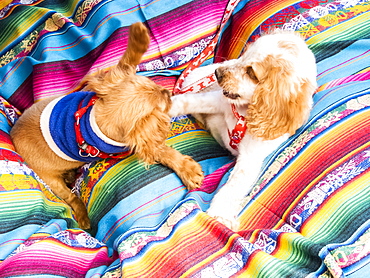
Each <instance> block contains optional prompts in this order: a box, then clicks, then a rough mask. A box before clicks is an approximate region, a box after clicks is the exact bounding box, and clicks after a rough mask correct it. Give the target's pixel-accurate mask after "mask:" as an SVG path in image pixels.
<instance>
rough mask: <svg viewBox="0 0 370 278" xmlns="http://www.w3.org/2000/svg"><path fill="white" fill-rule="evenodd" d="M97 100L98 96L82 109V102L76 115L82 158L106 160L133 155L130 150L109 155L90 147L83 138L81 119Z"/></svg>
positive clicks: (77, 138)
mask: <svg viewBox="0 0 370 278" xmlns="http://www.w3.org/2000/svg"><path fill="white" fill-rule="evenodd" d="M97 99H98V97H97V96H93V97H92V98H91V99H90V101H89V103H88V104H87V105H86V106H84V107H81V106H82V102H81V103H80V105H79V107H78V110H77V111H76V113H75V114H74V116H75V120H76V121H75V126H74V127H75V132H76V140H77V144H78V147H79V148H80V156H90V157H99V158H102V159H105V158H120V157H123V156H125V155H127V154H129V153H131V151H130V150H129V151H127V152H123V153H119V154H108V153H105V152H102V151H100V150H99V149H97V148H96V147H94V146H92V145H89V144H88V143H87V142H86V141H85V139H84V138H83V136H82V132H81V129H80V119H81V117H82V116H83V115H84V114H85V113H86V112H87V110H88V109H89V108H90V107H91V106H93V105H94V104H95V102H96V100H97Z"/></svg>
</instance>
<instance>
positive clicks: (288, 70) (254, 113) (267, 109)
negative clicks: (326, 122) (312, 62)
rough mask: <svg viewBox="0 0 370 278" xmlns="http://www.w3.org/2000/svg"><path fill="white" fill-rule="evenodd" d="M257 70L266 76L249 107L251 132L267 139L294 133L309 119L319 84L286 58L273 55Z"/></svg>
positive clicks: (259, 65)
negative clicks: (298, 75)
mask: <svg viewBox="0 0 370 278" xmlns="http://www.w3.org/2000/svg"><path fill="white" fill-rule="evenodd" d="M256 67H257V68H258V71H259V72H261V73H262V77H260V78H259V84H258V85H257V88H256V90H255V92H254V93H253V96H252V99H251V103H250V104H249V105H248V108H247V116H246V121H247V128H248V131H249V132H250V133H251V134H252V135H253V136H255V137H259V138H262V139H264V140H272V139H276V138H278V137H280V136H282V135H283V134H286V133H289V134H290V135H292V134H294V133H295V131H296V130H297V129H298V128H299V127H300V126H301V125H302V124H303V123H304V122H305V121H306V120H307V118H308V116H309V112H310V108H311V102H312V94H313V92H314V90H315V85H314V84H312V83H311V82H310V81H309V80H308V79H305V78H300V77H297V76H296V73H295V72H294V67H293V65H292V64H291V62H290V61H288V60H286V59H283V58H282V57H275V56H274V55H269V56H267V57H266V58H265V60H264V61H263V62H260V63H257V64H256Z"/></svg>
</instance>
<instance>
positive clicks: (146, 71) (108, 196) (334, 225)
mask: <svg viewBox="0 0 370 278" xmlns="http://www.w3.org/2000/svg"><path fill="white" fill-rule="evenodd" d="M227 4H228V0H177V1H173V0H135V1H134V0H127V1H118V0H67V1H52V0H44V1H42V0H39V1H36V0H27V1H20V0H6V1H1V2H0V30H1V31H0V174H1V175H0V277H47V278H49V277H50V278H51V277H71V278H78V277H104V278H108V277H267V278H275V277H277V278H278V277H297V278H298V277H321V278H324V277H325V278H329V277H335V278H339V277H350V278H361V277H364V278H365V277H369V274H368V273H369V272H370V171H369V166H370V143H369V142H370V140H369V139H370V78H369V76H370V66H369V65H370V29H369V26H370V2H368V1H365V0H352V1H350V0H348V1H332V0H321V1H314V0H306V1H292V0H269V1H266V0H241V1H238V5H237V6H236V7H235V8H234V10H233V14H232V17H231V19H230V20H229V21H228V23H227V24H226V26H225V27H224V28H223V29H222V30H220V31H221V36H220V38H219V40H218V43H217V46H216V49H215V50H214V52H213V53H212V55H210V56H209V58H208V59H207V61H206V62H205V63H204V64H209V63H212V62H220V61H223V60H225V59H231V58H237V57H238V56H240V55H241V53H242V52H243V49H244V48H245V46H246V44H247V43H248V42H252V41H254V40H255V39H256V38H258V37H259V36H260V35H261V34H262V33H263V32H265V31H267V30H268V29H270V28H280V29H288V30H294V31H296V32H298V33H300V34H301V35H302V36H304V37H305V39H306V42H307V44H308V45H309V47H310V48H311V49H312V51H313V52H314V54H315V56H316V60H317V67H318V76H317V80H318V84H319V88H318V90H317V92H316V94H315V95H314V107H313V110H312V113H311V116H310V119H309V121H308V122H307V124H306V125H304V126H303V127H302V128H301V129H299V130H298V131H297V133H296V134H295V135H294V136H292V137H291V138H289V139H288V140H287V141H286V142H285V143H284V144H283V145H282V146H281V147H280V148H279V149H278V150H277V151H276V152H274V153H272V154H271V155H270V156H269V157H268V158H267V159H266V161H265V163H264V166H263V169H262V172H261V175H260V177H259V179H258V181H257V182H256V184H255V186H254V189H253V190H252V192H251V193H250V194H249V195H248V196H246V198H245V201H246V202H245V206H244V209H243V210H242V212H241V213H240V215H239V220H240V222H241V227H240V231H238V232H237V233H236V232H233V231H231V230H229V229H227V228H226V227H225V226H223V225H222V224H220V223H218V222H217V221H215V220H214V219H212V218H210V217H209V216H208V215H207V214H206V213H204V211H205V210H206V209H207V208H208V206H209V203H210V201H211V200H212V197H213V196H214V194H215V192H216V191H217V189H218V188H219V187H221V186H222V185H223V184H225V182H226V180H227V178H228V176H229V173H230V171H231V170H232V168H233V165H234V158H233V157H232V156H230V155H229V153H227V152H226V151H225V150H223V149H222V148H221V147H220V146H219V145H218V144H217V143H216V141H215V140H214V139H213V138H212V137H211V135H210V134H209V133H208V132H207V131H206V130H205V129H204V127H203V126H202V125H201V124H200V123H199V122H197V120H196V119H195V118H193V117H192V116H191V115H184V116H180V117H177V118H173V119H172V123H171V129H170V130H169V133H168V139H167V144H169V145H171V146H172V147H174V148H176V149H178V150H179V151H181V152H182V153H184V154H187V155H191V156H192V157H194V159H195V160H197V161H198V162H199V163H200V164H201V166H202V168H203V171H204V173H205V181H204V184H203V185H202V187H201V188H200V189H199V190H194V191H191V192H188V191H187V190H186V189H185V187H184V186H183V185H182V184H181V181H180V179H179V178H178V177H177V176H176V175H175V174H174V173H173V172H172V171H171V170H170V169H168V168H166V167H164V166H162V165H153V166H151V167H150V168H149V169H146V168H145V167H144V165H143V164H142V163H140V162H138V161H137V159H136V157H135V155H130V156H127V157H125V158H123V159H120V160H116V159H107V160H103V161H100V162H96V163H92V164H88V165H85V166H83V167H82V168H81V169H80V171H79V174H78V178H77V180H76V183H75V184H74V185H73V187H72V189H71V190H73V191H74V192H75V193H76V194H78V195H79V196H80V197H81V198H82V200H83V201H84V202H85V204H86V206H87V208H88V211H89V216H90V218H91V221H92V229H91V230H90V231H87V232H86V231H83V230H81V229H79V228H78V225H77V222H76V220H75V218H74V215H73V212H72V211H71V209H70V208H69V207H68V206H67V205H66V204H65V203H63V202H62V201H61V200H60V199H59V198H58V197H56V196H55V195H54V194H53V193H52V192H51V190H50V189H49V187H48V186H47V184H45V183H44V182H43V181H42V180H40V178H39V177H38V176H37V175H36V174H35V173H34V172H33V171H32V170H31V169H30V168H29V167H28V166H27V165H26V164H25V163H24V161H23V160H22V158H21V157H20V156H19V155H18V154H17V153H16V152H15V150H14V147H13V145H12V142H11V140H10V138H9V131H10V129H11V127H12V125H13V124H14V122H15V121H16V120H17V118H18V117H19V116H20V115H21V114H22V112H23V111H24V109H26V108H27V107H29V106H30V105H31V104H32V103H33V102H34V101H38V100H41V99H43V98H46V97H48V96H56V95H62V94H67V93H71V92H73V91H74V90H75V89H76V86H77V85H78V82H79V80H80V79H81V78H82V77H83V76H84V75H86V74H88V73H92V72H94V71H96V70H97V69H98V68H109V67H110V66H112V65H114V64H115V63H116V62H117V61H118V60H119V58H120V55H121V54H122V53H123V51H124V49H125V47H126V45H127V34H128V26H129V25H130V24H132V23H134V22H137V21H142V22H145V24H146V25H147V26H148V28H149V30H150V36H151V45H150V48H149V50H148V52H147V53H146V54H145V56H144V59H143V61H142V63H141V64H140V65H139V66H138V74H142V75H146V76H148V77H150V78H151V79H153V80H154V81H155V82H157V83H159V84H161V85H163V86H165V87H166V88H168V89H170V90H172V89H173V87H174V85H175V82H176V80H177V79H178V77H179V75H180V74H181V72H182V71H183V70H184V69H185V68H186V67H188V65H189V63H191V61H192V60H193V59H194V58H195V57H196V56H197V55H199V53H201V51H202V50H203V49H204V48H205V47H206V46H207V44H208V43H209V42H210V41H211V40H212V38H213V37H214V36H215V35H216V33H217V32H218V31H219V30H218V28H219V25H220V22H221V19H222V17H223V15H224V12H225V7H226V6H227ZM35 155H37V154H35Z"/></svg>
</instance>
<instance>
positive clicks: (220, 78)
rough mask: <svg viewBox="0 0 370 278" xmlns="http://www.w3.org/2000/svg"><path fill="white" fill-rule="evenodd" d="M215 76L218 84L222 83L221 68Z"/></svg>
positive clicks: (216, 71)
mask: <svg viewBox="0 0 370 278" xmlns="http://www.w3.org/2000/svg"><path fill="white" fill-rule="evenodd" d="M215 76H216V79H217V82H219V83H220V82H221V80H222V72H221V70H220V69H219V68H218V69H216V70H215Z"/></svg>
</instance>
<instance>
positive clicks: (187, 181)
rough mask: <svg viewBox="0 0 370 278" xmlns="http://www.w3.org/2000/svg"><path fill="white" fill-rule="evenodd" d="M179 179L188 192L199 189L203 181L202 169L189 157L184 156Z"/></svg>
mask: <svg viewBox="0 0 370 278" xmlns="http://www.w3.org/2000/svg"><path fill="white" fill-rule="evenodd" d="M180 178H181V180H182V182H183V183H184V185H185V186H186V188H187V189H188V190H192V189H196V188H199V187H200V186H201V185H202V183H203V180H204V175H203V171H202V167H201V166H200V165H199V163H198V162H196V161H195V160H194V159H192V158H191V157H190V156H185V157H184V160H183V167H182V171H181V177H180Z"/></svg>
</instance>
